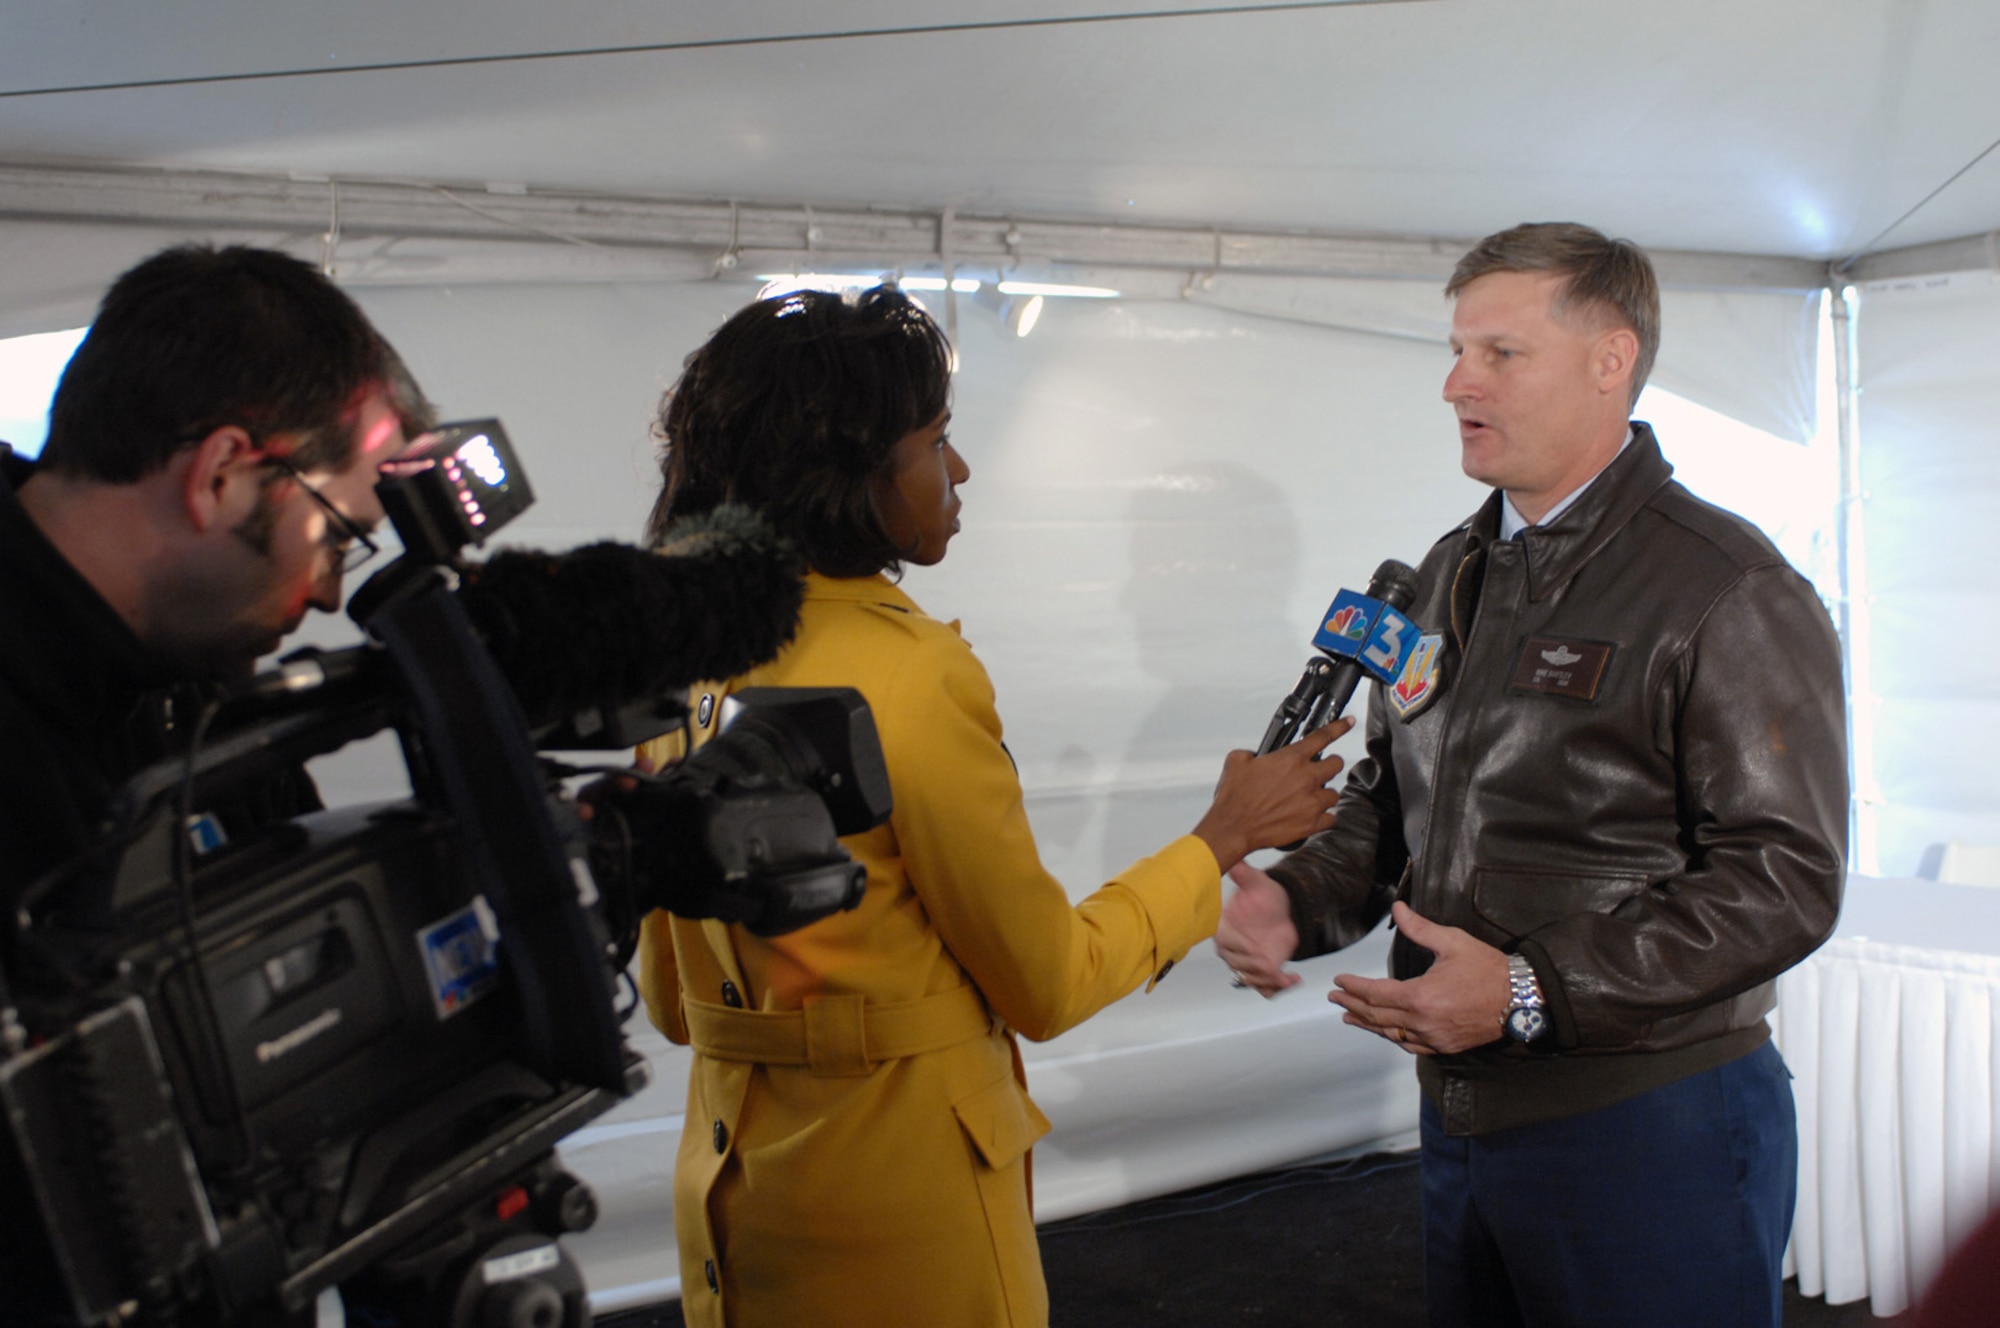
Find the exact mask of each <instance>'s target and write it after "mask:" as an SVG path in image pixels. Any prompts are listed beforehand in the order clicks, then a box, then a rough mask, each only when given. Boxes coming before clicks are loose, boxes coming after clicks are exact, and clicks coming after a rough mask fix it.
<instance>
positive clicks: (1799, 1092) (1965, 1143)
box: [1772, 878, 2000, 1317]
mask: <svg viewBox="0 0 2000 1328" xmlns="http://www.w3.org/2000/svg"><path fill="white" fill-rule="evenodd" d="M1912 941H1920V942H1923V943H1922V944H1911V943H1909V942H1912ZM1982 951H1984V952H1985V953H1980V952H1982ZM1995 951H2000V890H1982V889H1978V888H1976V887H1953V886H1940V885H1937V884H1936V883H1934V882H1928V881H1872V880H1868V879H1865V878H1855V879H1853V880H1851V881H1850V882H1849V887H1848V902H1847V906H1846V908H1844V909H1843V912H1842V918H1841V925H1840V928H1839V931H1838V932H1837V934H1836V935H1835V938H1834V939H1833V940H1832V941H1830V942H1828V944H1827V945H1826V946H1825V947H1824V948H1823V949H1821V950H1820V951H1819V953H1818V954H1816V955H1814V956H1813V957H1812V958H1811V959H1808V960H1807V961H1806V962H1805V963H1804V964H1801V965H1800V966H1799V967H1798V968H1796V969H1794V970H1793V971H1791V972H1790V973H1787V974H1786V975H1785V976H1784V977H1783V978H1781V979H1780V980H1779V984H1778V1011H1777V1014H1776V1015H1775V1016H1774V1017H1773V1020H1772V1024H1773V1027H1774V1028H1775V1029H1776V1031H1777V1036H1778V1043H1779V1046H1780V1048H1781V1049H1782V1050H1783V1052H1784V1054H1785V1060H1786V1062H1787V1063H1788V1064H1789V1065H1790V1066H1791V1069H1792V1074H1793V1076H1794V1083H1793V1088H1794V1091H1795V1096H1796V1099H1797V1103H1798V1119H1799V1200H1798V1209H1797V1214H1796V1217H1795V1218H1794V1221H1793V1229H1792V1244H1791V1248H1790V1250H1789V1251H1788V1252H1787V1255H1786V1259H1787V1267H1788V1271H1796V1273H1797V1274H1798V1278H1799V1290H1800V1291H1801V1292H1803V1293H1805V1294H1806V1295H1824V1296H1825V1297H1826V1299H1827V1301H1828V1302H1829V1303H1830V1304H1836V1305H1838V1304H1845V1303H1847V1302H1849V1301H1856V1300H1860V1299H1862V1298H1863V1297H1864V1296H1865V1297H1867V1298H1868V1299H1869V1301H1870V1308H1871V1309H1872V1310H1873V1311H1874V1312H1875V1313H1876V1314H1878V1315H1882V1316H1885V1317H1886V1316H1889V1315H1893V1314H1897V1313H1900V1312H1901V1311H1902V1310H1903V1309H1904V1308H1905V1307H1906V1306H1908V1305H1909V1303H1910V1302H1911V1301H1912V1300H1914V1299H1915V1298H1916V1296H1917V1295H1918V1294H1920V1293H1921V1292H1922V1290H1923V1289H1924V1287H1925V1286H1927V1285H1928V1284H1929V1282H1930V1279H1931V1278H1932V1277H1933V1276H1935V1275H1936V1273H1937V1270H1938V1268H1939V1267H1940V1266H1941V1265H1942V1264H1943V1262H1944V1259H1945V1256H1946V1254H1948V1253H1949V1252H1950V1251H1951V1249H1952V1248H1953V1247H1954V1246H1955V1245H1957V1244H1958V1242H1959V1241H1961V1240H1963V1239H1964V1238H1965V1237H1966V1236H1968V1235H1970V1234H1971V1232H1972V1230H1973V1229H1974V1228H1975V1227H1976V1226H1978V1225H1979V1222H1980V1220H1981V1219H1982V1218H1983V1217H1984V1216H1985V1215H1986V1212H1987V1211H1988V1208H1989V1207H1990V1206H1991V1205H1993V1204H1994V1203H1996V1202H2000V1091H1996V1090H1997V1089H2000V1079H1996V1072H2000V1018H1997V1017H1996V1011H1997V1010H2000V954H1996V953H1994V952H1995Z"/></svg>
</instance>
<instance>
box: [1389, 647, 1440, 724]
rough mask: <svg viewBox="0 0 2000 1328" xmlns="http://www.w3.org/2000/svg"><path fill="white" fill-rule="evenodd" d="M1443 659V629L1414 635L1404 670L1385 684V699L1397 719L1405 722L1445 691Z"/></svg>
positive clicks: (1427, 706) (1421, 711)
mask: <svg viewBox="0 0 2000 1328" xmlns="http://www.w3.org/2000/svg"><path fill="white" fill-rule="evenodd" d="M1443 660H1444V633H1443V632H1425V633H1424V634H1423V635H1422V636H1420V637H1418V638H1417V643H1416V645H1414V646H1412V647H1411V649H1410V657H1409V658H1408V659H1407V660H1405V661H1403V671H1402V672H1401V673H1399V674H1397V675H1396V681H1394V682H1392V683H1389V684H1388V688H1389V692H1388V697H1387V700H1388V702H1389V708H1390V709H1391V710H1394V711H1395V712H1396V718H1398V719H1400V720H1402V721H1403V722H1404V723H1406V724H1407V723H1409V722H1410V721H1411V720H1413V719H1415V718H1416V717H1417V716H1418V715H1419V714H1422V713H1423V712H1424V711H1425V710H1426V709H1428V708H1429V706H1430V704H1431V702H1433V701H1435V700H1436V699H1437V696H1438V693H1439V692H1441V691H1443V690H1444V687H1443V684H1442V680H1441V677H1440V672H1441V670H1440V666H1441V665H1442V663H1443Z"/></svg>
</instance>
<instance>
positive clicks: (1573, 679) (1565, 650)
mask: <svg viewBox="0 0 2000 1328" xmlns="http://www.w3.org/2000/svg"><path fill="white" fill-rule="evenodd" d="M1613 649H1615V647H1614V646H1612V645H1611V644H1610V643H1609V642H1605V641H1565V640H1559V639H1557V638H1555V637H1552V636H1531V637H1529V638H1528V641H1527V644H1526V645H1524V646H1522V647H1521V658H1520V661H1519V662H1518V663H1516V664H1515V665H1514V677H1513V679H1512V681H1511V683H1510V685H1511V686H1513V687H1517V688H1520V689H1521V690H1523V691H1529V692H1547V693H1548V694H1549V695H1550V696H1567V697H1569V698H1570V699H1571V700H1573V701H1594V700H1596V699H1597V684H1598V683H1599V682H1600V681H1602V680H1603V678H1604V668H1605V666H1606V665H1607V664H1609V663H1610V662H1611V652H1612V650H1613Z"/></svg>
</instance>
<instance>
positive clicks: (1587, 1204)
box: [1423, 1042, 1798, 1328]
mask: <svg viewBox="0 0 2000 1328" xmlns="http://www.w3.org/2000/svg"><path fill="white" fill-rule="evenodd" d="M1423 1186H1424V1280H1425V1296H1426V1299H1427V1300H1428V1302H1429V1305H1430V1321H1431V1325H1432V1328H1463V1326H1465V1325H1478V1326H1479V1328H1488V1326H1489V1325H1490V1326H1491V1328H1647V1326H1648V1325H1660V1326H1661V1328H1750V1326H1751V1325H1757V1326H1759V1328H1763V1326H1765V1325H1768V1328H1778V1325H1779V1320H1780V1314H1779V1305H1780V1292H1779V1283H1780V1280H1781V1279H1780V1264H1781V1262H1782V1260H1783V1259H1784V1254H1785V1242H1786V1240H1787V1239H1788V1238H1789V1237H1790V1235H1791V1228H1792V1204H1793V1200H1794V1198H1795V1197H1796V1193H1797V1190H1798V1130H1797V1125H1796V1119H1795V1117H1794V1114H1793V1108H1792V1084H1791V1073H1790V1072H1789V1071H1788V1070H1786V1069H1785V1062H1784V1059H1783V1058H1782V1057H1781V1056H1779V1054H1778V1049H1777V1048H1776V1047H1774V1046H1772V1045H1771V1044H1770V1043H1768V1042H1767V1043H1765V1044H1764V1045H1763V1046H1761V1047H1759V1048H1758V1049H1757V1050H1755V1051H1753V1052H1751V1053H1749V1054H1748V1055H1745V1056H1742V1057H1739V1058H1738V1059H1736V1060H1734V1061H1731V1062H1730V1063H1729V1064H1727V1065H1722V1066H1718V1067H1717V1068H1716V1069H1713V1070H1708V1071H1705V1072H1703V1073H1701V1074H1695V1075H1690V1076H1688V1077H1687V1078H1685V1079H1682V1080H1679V1081H1677V1082H1675V1083H1671V1084H1668V1085H1666V1086H1665V1087H1664V1088H1657V1089H1654V1090H1653V1091H1652V1092H1650V1093H1644V1094H1641V1095H1640V1096H1638V1097H1636V1098H1632V1099H1630V1100H1628V1101H1625V1102H1619V1103H1615V1104H1614V1105H1612V1106H1609V1107H1605V1108H1602V1109H1601V1110H1598V1111H1591V1112H1585V1113H1584V1114H1582V1115H1579V1116H1570V1117H1566V1118H1564V1119H1562V1120H1555V1121H1548V1122H1546V1123H1543V1124H1540V1125H1526V1126H1521V1127H1520V1128H1517V1129H1512V1130H1501V1131H1498V1132H1496V1133H1493V1134H1486V1135H1478V1136H1474V1137H1461V1138H1448V1137H1447V1136H1446V1135H1445V1133H1444V1131H1443V1129H1442V1128H1441V1125H1440V1122H1439V1119H1438V1114H1437V1111H1436V1109H1435V1108H1433V1107H1432V1106H1431V1104H1430V1103H1429V1102H1425V1103H1424V1107H1423Z"/></svg>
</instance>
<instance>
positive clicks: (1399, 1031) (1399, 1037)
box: [1396, 1024, 1410, 1042]
mask: <svg viewBox="0 0 2000 1328" xmlns="http://www.w3.org/2000/svg"><path fill="white" fill-rule="evenodd" d="M1409 1036H1410V1035H1409V1034H1408V1033H1407V1032H1406V1031H1404V1028H1403V1026H1402V1025H1401V1024H1397V1025H1396V1041H1398V1042H1403V1041H1406V1040H1407V1039H1408V1038H1409Z"/></svg>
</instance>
